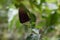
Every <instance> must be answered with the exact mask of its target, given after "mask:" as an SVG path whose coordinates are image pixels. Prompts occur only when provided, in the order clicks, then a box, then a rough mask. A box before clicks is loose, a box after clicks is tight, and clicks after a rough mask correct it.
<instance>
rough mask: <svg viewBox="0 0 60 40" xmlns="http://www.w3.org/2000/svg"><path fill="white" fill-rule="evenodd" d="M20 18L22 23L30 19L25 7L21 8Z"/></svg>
mask: <svg viewBox="0 0 60 40" xmlns="http://www.w3.org/2000/svg"><path fill="white" fill-rule="evenodd" d="M19 20H20V22H21V23H25V22H27V21H29V20H30V18H29V16H28V13H27V11H26V10H25V9H24V8H23V7H20V8H19Z"/></svg>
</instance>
